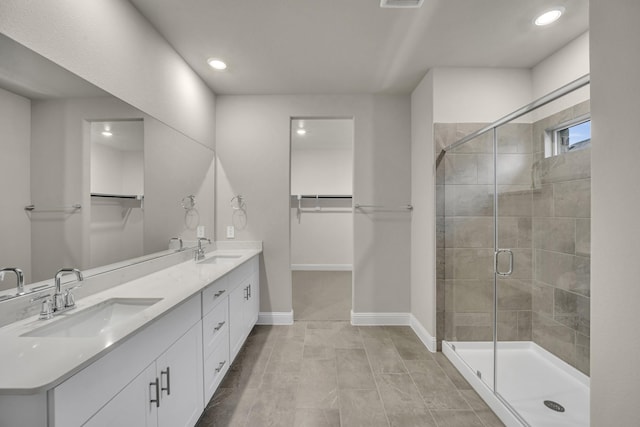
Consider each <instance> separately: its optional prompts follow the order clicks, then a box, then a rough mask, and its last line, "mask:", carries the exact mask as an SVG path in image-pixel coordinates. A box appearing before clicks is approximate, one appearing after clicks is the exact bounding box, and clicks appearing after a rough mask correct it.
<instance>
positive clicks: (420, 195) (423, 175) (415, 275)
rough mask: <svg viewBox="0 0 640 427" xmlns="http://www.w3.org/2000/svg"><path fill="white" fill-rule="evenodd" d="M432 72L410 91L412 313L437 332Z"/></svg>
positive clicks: (428, 328)
mask: <svg viewBox="0 0 640 427" xmlns="http://www.w3.org/2000/svg"><path fill="white" fill-rule="evenodd" d="M435 151H436V150H435V149H434V144H433V72H429V73H427V75H426V76H425V77H424V78H423V79H422V81H421V82H420V84H419V85H418V87H417V88H416V89H415V90H414V91H413V93H412V94H411V183H412V185H411V202H412V203H413V214H412V216H411V313H412V314H413V315H414V316H415V318H416V319H417V321H418V322H419V323H420V324H421V325H422V326H424V327H425V329H426V330H427V331H429V332H430V333H431V334H432V336H436V325H437V324H440V325H442V324H443V323H442V321H441V320H438V321H436V315H435V311H434V310H433V307H435V306H436V289H435V288H436V287H435V270H436V268H435V259H436V255H435V247H436V245H435V241H436V237H435V219H434V214H435V208H434V202H435V188H434V186H433V185H431V184H432V183H433V182H434V174H435V163H434V162H435V159H434V152H435Z"/></svg>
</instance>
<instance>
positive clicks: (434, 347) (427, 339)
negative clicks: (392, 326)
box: [409, 313, 438, 353]
mask: <svg viewBox="0 0 640 427" xmlns="http://www.w3.org/2000/svg"><path fill="white" fill-rule="evenodd" d="M409 325H410V326H411V329H413V332H415V333H416V335H417V336H418V338H420V341H422V344H424V345H425V347H427V350H429V351H430V352H431V353H435V352H436V351H438V342H437V340H436V338H435V337H434V336H432V335H431V334H430V333H429V331H427V330H426V329H425V327H424V326H422V323H420V322H419V321H418V319H416V317H415V316H414V315H413V314H411V313H409Z"/></svg>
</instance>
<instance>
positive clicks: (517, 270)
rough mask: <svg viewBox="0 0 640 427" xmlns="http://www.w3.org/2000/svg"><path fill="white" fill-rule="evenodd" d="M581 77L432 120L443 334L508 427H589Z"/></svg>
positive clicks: (585, 117)
mask: <svg viewBox="0 0 640 427" xmlns="http://www.w3.org/2000/svg"><path fill="white" fill-rule="evenodd" d="M588 82H589V78H588V76H585V77H583V78H581V79H579V80H577V81H575V82H573V83H571V84H569V85H567V86H565V87H563V88H561V89H559V90H557V91H555V92H553V93H552V94H549V95H547V96H545V97H543V98H541V99H540V100H538V101H535V102H534V103H532V104H530V105H528V106H526V107H524V108H523V109H521V110H518V111H517V112H514V113H513V114H510V115H509V116H507V117H505V118H503V119H501V120H499V121H497V122H495V123H493V124H481V123H438V124H436V126H435V140H436V142H437V143H438V144H439V146H440V147H443V148H444V150H443V151H442V153H441V155H440V156H439V158H438V164H437V180H436V187H437V188H436V190H437V191H436V194H437V202H436V209H437V221H436V227H437V236H438V242H437V245H438V247H437V262H438V320H439V325H440V328H439V334H438V335H439V336H438V338H439V340H442V341H441V343H442V350H443V352H444V353H445V354H446V355H447V357H448V358H449V359H450V360H451V361H452V362H453V363H454V365H455V366H456V367H457V368H458V369H459V370H460V371H461V372H462V373H463V375H465V377H466V378H467V380H468V381H470V382H471V383H472V385H473V386H474V388H475V389H476V390H477V391H478V392H479V394H480V395H481V396H482V397H483V398H484V399H485V400H486V401H487V403H489V405H490V406H491V407H492V408H493V409H494V411H496V413H497V414H498V415H499V416H500V417H501V419H502V420H503V421H504V422H505V423H506V424H507V425H515V426H517V425H530V426H536V427H537V426H563V427H567V426H587V425H589V325H590V318H589V316H590V314H589V313H590V312H589V305H590V292H589V290H590V204H591V190H590V189H591V167H590V160H591V148H590V119H589V101H588V99H589V88H588Z"/></svg>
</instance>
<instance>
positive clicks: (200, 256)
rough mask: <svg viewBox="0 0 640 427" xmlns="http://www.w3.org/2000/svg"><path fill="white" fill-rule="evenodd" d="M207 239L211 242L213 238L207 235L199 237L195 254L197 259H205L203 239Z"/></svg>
mask: <svg viewBox="0 0 640 427" xmlns="http://www.w3.org/2000/svg"><path fill="white" fill-rule="evenodd" d="M203 240H205V241H207V242H209V244H211V239H207V238H206V237H198V249H196V251H195V254H194V259H195V260H196V261H200V260H201V259H204V248H203V247H202V241H203Z"/></svg>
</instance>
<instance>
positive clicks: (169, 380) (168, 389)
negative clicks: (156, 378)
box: [160, 366, 171, 396]
mask: <svg viewBox="0 0 640 427" xmlns="http://www.w3.org/2000/svg"><path fill="white" fill-rule="evenodd" d="M163 375H166V376H167V386H166V387H161V388H160V390H161V391H166V392H167V396H170V395H171V371H170V370H169V367H168V366H167V370H166V371H160V378H162V376H163Z"/></svg>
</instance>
